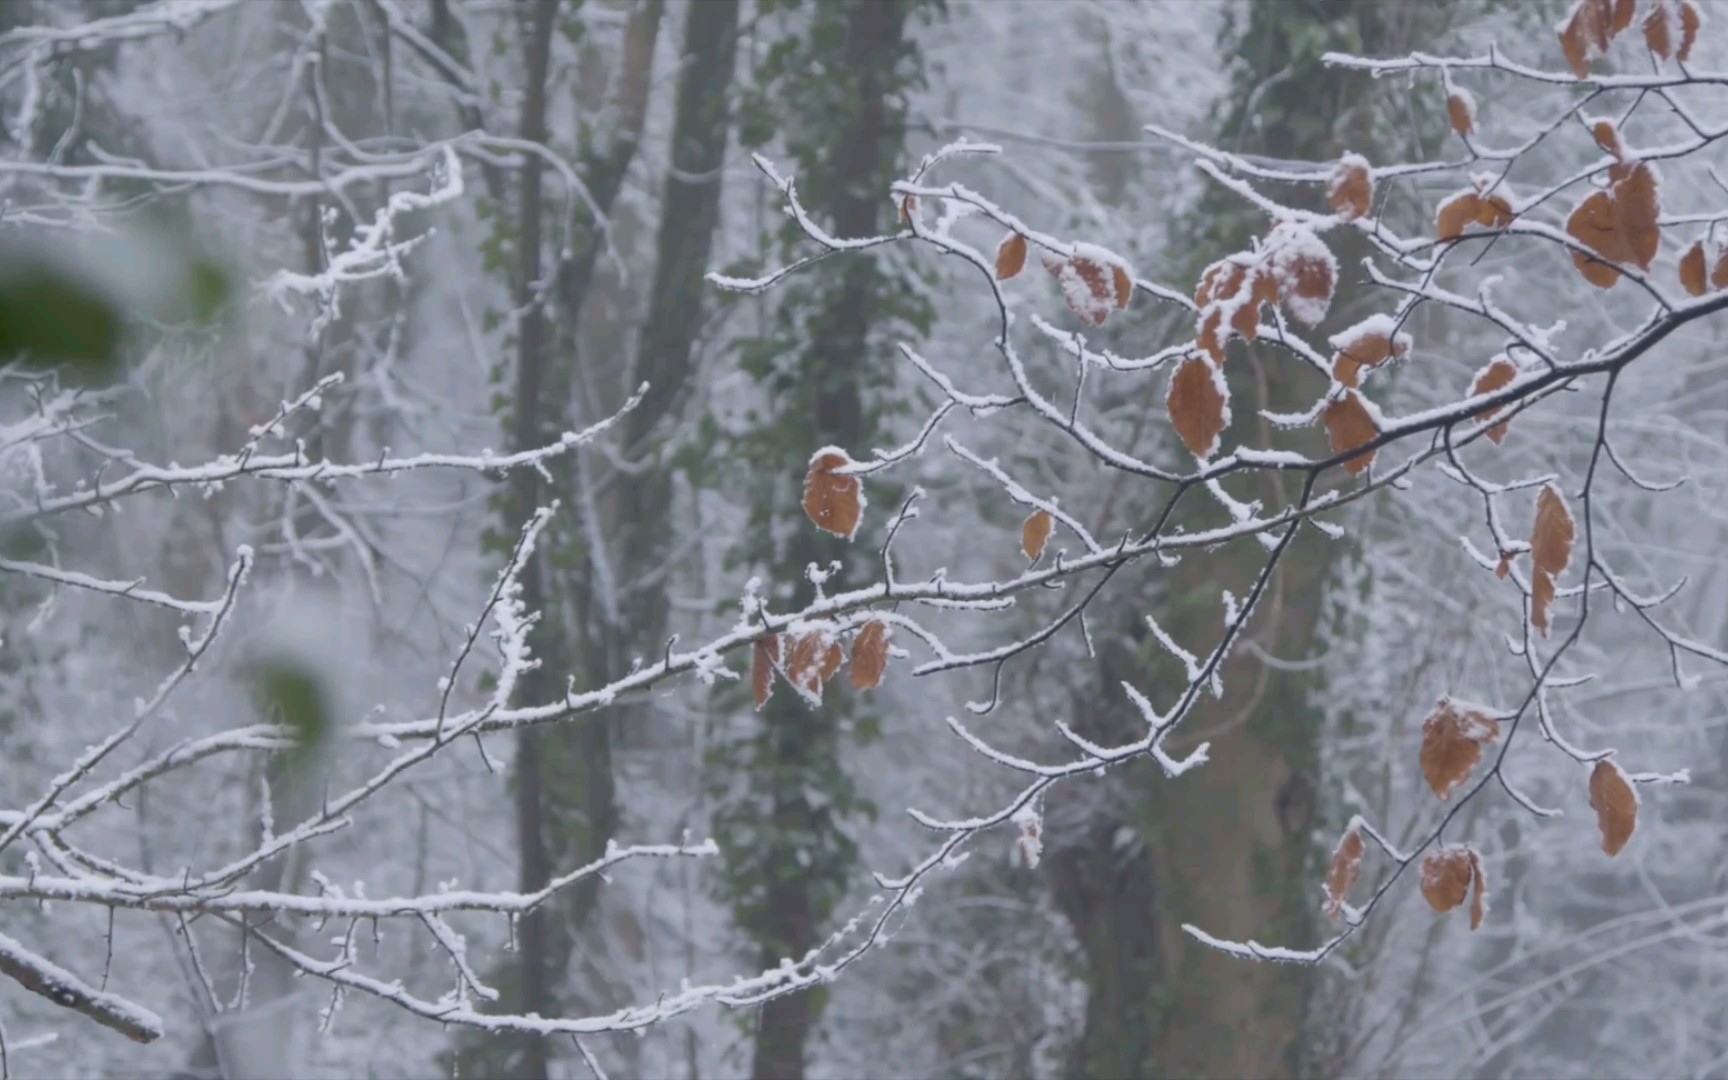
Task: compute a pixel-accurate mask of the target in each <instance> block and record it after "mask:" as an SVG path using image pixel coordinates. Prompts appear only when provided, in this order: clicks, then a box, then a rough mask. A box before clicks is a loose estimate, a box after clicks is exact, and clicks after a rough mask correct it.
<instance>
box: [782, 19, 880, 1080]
mask: <svg viewBox="0 0 1728 1080" xmlns="http://www.w3.org/2000/svg"><path fill="white" fill-rule="evenodd" d="M907 8H908V5H907V4H906V3H905V2H904V0H850V2H849V3H848V5H847V18H846V44H845V53H844V61H843V62H844V64H845V66H846V69H847V74H848V76H849V81H850V83H851V85H853V86H855V87H857V100H858V112H857V113H856V114H855V118H853V119H854V120H855V122H853V123H851V124H849V125H844V126H842V125H838V124H837V125H836V126H835V129H834V134H835V136H836V139H837V142H836V143H835V144H834V153H833V155H832V161H833V166H832V176H833V184H832V192H831V196H830V198H829V199H828V200H827V205H825V206H817V207H813V208H812V209H815V210H816V211H817V212H819V213H820V212H824V211H825V212H826V215H827V216H828V217H829V218H830V219H831V220H832V221H833V223H834V226H833V227H834V232H835V234H836V235H837V236H840V237H846V238H851V237H860V236H869V235H872V234H874V233H875V232H876V231H877V230H878V228H879V227H880V218H881V215H882V211H883V209H884V207H887V206H888V205H889V202H888V197H887V193H886V192H885V191H883V190H880V189H878V188H877V187H875V186H874V183H873V181H874V179H875V178H877V177H879V176H881V175H882V174H883V172H884V170H885V169H886V168H888V167H889V166H890V165H891V164H892V162H893V160H894V158H895V156H896V155H897V153H898V150H899V145H900V140H901V137H902V133H900V132H899V131H890V130H889V124H888V101H887V99H886V87H885V81H886V78H887V76H888V74H889V73H890V72H891V71H892V67H893V64H894V63H895V60H896V58H897V57H898V55H899V52H900V48H901V43H902V38H903V36H904V33H905V27H906V16H907ZM874 272H875V271H874V270H873V268H872V267H871V266H870V264H869V263H868V262H866V261H864V260H854V261H851V262H849V263H847V264H846V266H845V268H844V269H843V270H841V271H840V274H841V278H840V282H839V283H838V286H837V287H836V288H835V289H834V290H833V291H832V292H829V293H827V294H826V305H825V307H824V308H823V310H822V311H821V312H820V313H819V314H818V315H817V317H816V318H815V319H814V320H813V322H812V323H811V331H810V332H811V340H810V343H809V347H808V352H809V355H808V356H807V358H806V359H805V360H804V363H805V365H806V367H805V373H806V392H807V393H808V394H809V398H808V408H809V410H810V414H811V416H812V417H813V419H814V422H815V429H816V431H817V432H819V433H820V436H821V438H822V439H824V440H825V441H828V442H832V443H834V444H835V445H838V446H856V445H858V444H859V443H860V442H861V441H862V440H863V438H864V436H865V432H864V431H863V430H862V427H863V423H862V418H863V395H862V386H861V378H860V375H859V362H860V358H861V357H863V356H864V355H866V345H867V340H866V339H867V337H868V335H869V330H870V324H871V319H872V317H873V312H872V311H871V303H870V297H871V288H870V275H871V274H872V273H874ZM845 547H846V545H845V544H844V543H843V542H841V541H838V540H833V539H831V538H828V537H826V536H823V535H822V534H820V533H818V532H817V531H816V530H814V529H810V528H804V529H800V530H798V532H797V533H796V534H795V539H794V540H793V542H792V544H791V547H790V550H789V551H788V553H787V556H786V559H785V561H784V564H783V565H785V566H786V567H788V568H791V569H792V570H793V571H794V572H801V571H802V569H803V567H805V566H806V565H808V564H810V563H820V564H824V565H825V564H827V563H828V562H831V561H832V560H834V559H836V558H840V557H843V555H844V554H845V552H844V548H845ZM763 718H764V723H765V724H766V725H767V726H768V728H769V729H770V733H771V734H770V738H771V741H772V744H773V747H774V758H773V762H774V766H775V767H776V768H780V767H790V770H791V771H792V773H793V774H794V775H796V774H797V773H801V772H802V771H803V768H802V767H801V766H807V765H808V764H809V763H812V762H815V761H817V760H818V759H820V758H822V757H825V756H826V757H833V756H835V755H837V754H838V753H839V746H838V738H839V731H838V728H837V716H836V714H835V712H834V710H832V709H820V710H819V709H812V708H809V707H808V706H806V705H805V704H804V703H803V702H802V701H800V700H799V699H798V698H797V697H796V695H794V694H790V693H778V694H775V695H774V696H773V697H772V698H770V699H769V702H768V705H767V707H766V709H765V710H764V712H763ZM798 788H799V790H782V789H781V788H780V787H779V786H776V788H775V791H774V795H773V803H772V809H771V812H770V813H771V817H772V827H773V828H774V830H775V831H776V832H779V833H781V834H782V835H785V834H792V835H798V834H807V833H810V832H812V831H813V830H814V828H815V827H816V822H815V820H814V818H815V817H816V816H817V815H819V814H823V813H825V811H822V810H818V809H817V808H813V807H811V806H810V805H809V803H808V802H807V801H806V799H805V797H804V794H803V791H802V790H801V789H802V785H798ZM767 907H768V910H769V911H770V912H771V913H772V917H773V919H774V922H775V926H776V930H777V933H776V934H775V935H774V938H773V940H770V941H765V942H764V943H763V944H764V948H763V951H762V957H761V958H762V962H763V964H764V965H767V966H774V965H777V964H779V962H780V960H781V959H782V958H783V957H792V958H794V959H796V958H798V957H801V956H803V955H804V954H805V953H806V952H808V951H809V950H810V949H811V948H812V947H813V946H814V945H815V944H816V943H817V941H818V940H819V939H820V938H819V935H820V934H821V930H822V926H821V920H822V918H823V917H825V916H824V914H823V913H822V912H819V911H818V910H817V905H816V904H815V903H814V902H813V897H812V896H811V895H810V893H809V891H808V889H807V888H806V887H805V885H804V883H803V882H802V881H800V880H798V879H797V878H796V877H794V876H788V875H783V874H776V875H773V876H772V877H771V879H770V881H769V884H768V896H767ZM818 993H819V992H811V991H805V992H803V993H798V994H793V995H790V996H787V997H781V998H775V999H773V1000H771V1001H769V1002H767V1003H766V1004H765V1005H763V1006H762V1015H761V1020H760V1024H759V1026H758V1028H757V1031H756V1051H755V1060H754V1062H753V1063H752V1065H751V1074H752V1075H753V1076H754V1077H756V1078H757V1080H796V1078H801V1077H803V1076H804V1070H805V1056H806V1052H807V1048H808V1045H809V1042H810V1035H811V1033H812V1031H813V1030H814V1029H815V1026H816V1021H817V1019H818V1016H819V1013H820V1004H821V1001H822V999H821V997H820V996H818Z"/></svg>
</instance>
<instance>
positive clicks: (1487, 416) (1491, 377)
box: [1469, 356, 1518, 577]
mask: <svg viewBox="0 0 1728 1080" xmlns="http://www.w3.org/2000/svg"><path fill="white" fill-rule="evenodd" d="M1517 377H1518V365H1516V364H1514V363H1513V362H1512V361H1511V360H1509V359H1508V358H1506V357H1504V356H1496V357H1495V358H1494V359H1492V360H1490V361H1489V362H1488V366H1487V367H1485V368H1483V369H1482V370H1481V371H1478V372H1477V373H1476V378H1475V379H1473V380H1472V381H1471V383H1470V395H1469V396H1471V397H1478V396H1480V395H1482V394H1492V393H1493V392H1494V391H1496V390H1503V389H1505V388H1506V387H1507V386H1510V385H1511V384H1512V380H1513V379H1516V378H1517ZM1499 411H1500V410H1499V409H1498V408H1494V409H1489V410H1488V411H1487V412H1484V413H1483V414H1482V415H1481V417H1480V419H1481V420H1482V422H1483V423H1486V422H1488V421H1489V420H1492V419H1494V415H1495V414H1496V413H1498V412H1499ZM1510 422H1511V421H1508V420H1502V421H1500V422H1499V423H1498V424H1495V425H1494V426H1493V427H1491V428H1489V429H1488V438H1489V439H1490V440H1492V441H1493V443H1494V444H1495V445H1496V446H1498V445H1499V444H1500V441H1501V440H1502V439H1504V438H1506V427H1507V425H1508V424H1509V423H1510ZM1500 576H1501V577H1505V576H1506V575H1505V574H1501V575H1500Z"/></svg>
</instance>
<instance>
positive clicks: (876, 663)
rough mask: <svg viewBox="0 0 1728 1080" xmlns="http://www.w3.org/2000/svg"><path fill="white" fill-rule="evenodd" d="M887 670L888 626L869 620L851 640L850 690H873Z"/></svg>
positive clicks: (880, 621) (879, 621)
mask: <svg viewBox="0 0 1728 1080" xmlns="http://www.w3.org/2000/svg"><path fill="white" fill-rule="evenodd" d="M887 670H888V624H887V623H885V622H883V621H882V620H881V619H871V620H870V621H869V622H867V623H865V624H864V628H863V629H862V630H860V631H858V636H857V637H855V638H853V639H852V688H853V689H854V690H874V689H876V688H877V687H878V686H881V685H882V676H883V674H885V673H886V672H887Z"/></svg>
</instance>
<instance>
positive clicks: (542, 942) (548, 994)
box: [509, 0, 558, 1080]
mask: <svg viewBox="0 0 1728 1080" xmlns="http://www.w3.org/2000/svg"><path fill="white" fill-rule="evenodd" d="M557 13H558V0H536V2H535V3H534V4H533V5H532V8H531V11H530V14H529V17H528V27H527V31H528V34H527V48H526V50H525V51H526V54H527V55H526V58H525V59H526V62H527V73H526V80H525V81H526V87H525V91H526V92H525V94H524V97H523V101H522V118H521V123H520V126H519V131H518V134H519V135H520V136H521V137H522V138H523V139H527V140H529V141H532V142H542V141H544V140H545V138H546V89H547V87H546V82H547V75H548V69H549V67H550V65H551V55H552V33H553V26H554V20H555V18H556V16H557ZM541 181H542V176H541V162H540V159H539V158H538V157H533V156H530V157H528V158H527V160H526V161H525V162H524V163H523V165H522V174H521V178H520V181H519V189H518V191H519V193H518V203H517V213H516V281H515V293H516V295H515V301H516V308H517V310H518V311H519V312H521V321H520V322H519V323H518V325H517V328H516V386H515V402H514V405H515V414H514V416H513V417H512V425H511V426H512V430H513V435H514V441H515V445H516V449H518V450H526V449H529V448H531V447H534V446H536V445H539V444H540V442H541V425H542V424H543V423H544V421H545V417H544V416H543V415H542V413H541V408H540V406H541V394H542V388H543V386H544V384H545V381H546V366H547V358H546V315H545V310H544V307H543V303H542V301H541V299H540V293H539V288H540V274H541V265H540V230H541V225H542V222H541V216H542V210H543V206H542V195H543V193H542V189H541ZM540 501H541V492H540V478H539V474H538V473H537V472H536V471H535V470H533V469H517V470H515V471H514V472H512V473H511V474H510V513H509V521H510V525H511V527H512V531H513V532H514V531H516V530H519V529H521V527H522V526H523V524H524V523H525V522H527V520H528V519H529V518H530V517H531V516H533V514H534V512H535V511H536V510H537V509H538V508H539V505H540ZM521 584H522V602H523V603H524V604H525V605H526V606H527V608H528V610H530V611H540V610H543V609H545V607H546V605H547V599H548V597H547V590H546V584H545V576H544V573H543V571H542V560H541V559H539V558H534V559H530V560H529V561H528V563H527V565H526V566H524V567H523V569H522V576H521ZM546 626H547V623H546V622H544V621H543V622H542V623H541V624H540V627H537V628H536V630H537V631H539V632H536V633H535V634H534V635H533V636H534V637H537V638H538V639H539V640H537V641H532V639H531V641H532V645H533V646H534V651H535V653H536V654H538V655H539V656H540V657H541V658H542V659H543V660H548V661H551V662H553V663H556V659H557V658H556V657H555V656H548V655H547V654H548V653H549V652H550V651H551V646H553V645H554V644H555V643H554V642H549V641H547V640H546V639H547V638H548V637H550V636H551V635H550V634H548V633H545V632H543V630H544V628H545V627H546ZM549 670H550V669H549V668H548V667H546V666H542V667H539V668H536V669H534V670H532V671H529V672H528V673H526V675H525V676H524V677H523V678H522V681H521V683H520V684H519V690H518V693H519V696H520V699H521V700H523V701H542V700H544V699H545V698H546V696H547V692H548V691H549V690H550V689H551V688H552V684H553V683H554V680H553V679H552V678H550V677H549ZM540 737H541V736H540V733H539V732H538V731H535V730H534V729H532V728H530V729H526V730H524V731H523V732H522V733H521V734H520V735H518V736H517V737H516V845H517V855H518V858H519V859H520V864H519V870H518V883H519V887H520V889H521V891H523V892H535V891H538V890H540V889H542V888H545V886H546V883H547V882H548V881H549V880H551V876H552V867H551V860H550V858H549V857H548V855H547V848H546V836H545V822H544V818H543V815H542V813H541V810H542V803H543V800H544V796H543V792H542V777H541V770H540V747H539V743H540ZM548 914H549V913H548V911H547V909H546V908H545V907H544V906H541V907H537V908H534V909H532V910H530V911H527V912H525V913H524V914H523V915H522V916H521V918H520V919H519V920H518V923H517V931H516V934H517V938H516V940H517V948H518V950H519V962H520V967H519V985H518V993H519V994H520V1000H519V1002H518V1004H519V1008H520V1011H521V1012H524V1013H538V1014H539V1015H541V1016H554V1015H556V1014H557V1008H556V1005H555V1003H554V1000H553V993H552V976H553V974H554V973H553V972H552V971H551V970H550V965H549V964H548V963H547V961H548V959H549V954H550V952H551V948H550V942H549V940H548V939H549V936H550V931H551V927H550V926H549V925H548V923H549V919H548ZM547 1061H548V1055H547V1048H546V1042H545V1040H544V1039H540V1038H536V1037H534V1036H527V1037H524V1038H523V1039H522V1040H521V1046H520V1053H519V1056H518V1057H517V1063H518V1066H519V1067H518V1068H517V1069H516V1070H515V1074H516V1075H519V1076H523V1077H528V1078H531V1080H540V1078H543V1077H545V1076H546V1069H547Z"/></svg>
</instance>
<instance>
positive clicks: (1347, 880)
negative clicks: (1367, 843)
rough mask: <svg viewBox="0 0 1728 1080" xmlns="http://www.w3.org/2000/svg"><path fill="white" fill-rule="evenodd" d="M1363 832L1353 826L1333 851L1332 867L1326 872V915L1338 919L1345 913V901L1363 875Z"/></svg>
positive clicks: (1345, 832)
mask: <svg viewBox="0 0 1728 1080" xmlns="http://www.w3.org/2000/svg"><path fill="white" fill-rule="evenodd" d="M1362 852H1363V844H1362V832H1361V830H1360V829H1358V828H1356V827H1355V826H1354V825H1352V826H1351V827H1350V828H1348V829H1346V830H1344V835H1343V836H1342V837H1340V838H1339V839H1338V846H1337V847H1335V848H1333V849H1332V866H1331V868H1330V869H1328V870H1327V871H1326V914H1327V915H1328V916H1329V917H1331V918H1333V919H1336V918H1338V916H1339V915H1341V914H1343V912H1344V900H1345V898H1346V897H1348V896H1349V895H1350V889H1351V887H1352V886H1354V885H1355V884H1356V879H1357V878H1358V877H1360V876H1361V874H1362Z"/></svg>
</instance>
